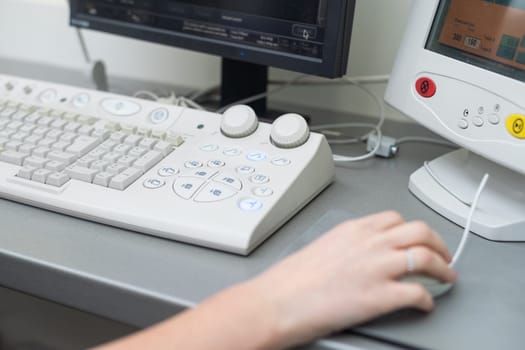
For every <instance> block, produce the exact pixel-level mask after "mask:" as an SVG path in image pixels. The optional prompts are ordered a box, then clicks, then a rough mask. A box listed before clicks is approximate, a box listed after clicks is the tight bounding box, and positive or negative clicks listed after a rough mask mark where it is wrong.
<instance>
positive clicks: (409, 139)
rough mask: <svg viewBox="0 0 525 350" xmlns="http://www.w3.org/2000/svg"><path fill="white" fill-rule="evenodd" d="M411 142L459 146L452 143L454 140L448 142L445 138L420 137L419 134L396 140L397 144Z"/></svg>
mask: <svg viewBox="0 0 525 350" xmlns="http://www.w3.org/2000/svg"><path fill="white" fill-rule="evenodd" d="M411 142H416V143H430V144H434V145H440V146H446V147H454V148H457V145H456V144H454V143H452V142H448V141H445V140H439V139H433V138H429V137H418V136H407V137H402V138H400V139H397V140H396V146H399V145H401V144H403V143H411Z"/></svg>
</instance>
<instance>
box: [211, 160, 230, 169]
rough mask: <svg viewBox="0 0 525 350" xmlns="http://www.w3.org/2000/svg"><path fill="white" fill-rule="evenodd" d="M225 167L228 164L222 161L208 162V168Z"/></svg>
mask: <svg viewBox="0 0 525 350" xmlns="http://www.w3.org/2000/svg"><path fill="white" fill-rule="evenodd" d="M225 165H226V163H224V162H223V161H222V160H210V161H209V162H208V166H209V167H210V168H222V167H223V166H225Z"/></svg>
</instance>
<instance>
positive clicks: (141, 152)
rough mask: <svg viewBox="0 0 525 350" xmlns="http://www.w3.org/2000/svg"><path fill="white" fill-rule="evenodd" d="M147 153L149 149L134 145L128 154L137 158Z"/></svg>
mask: <svg viewBox="0 0 525 350" xmlns="http://www.w3.org/2000/svg"><path fill="white" fill-rule="evenodd" d="M146 153H148V150H147V149H145V148H142V147H133V148H132V149H130V150H129V152H128V155H129V156H132V157H135V158H139V157H142V156H143V155H145V154H146Z"/></svg>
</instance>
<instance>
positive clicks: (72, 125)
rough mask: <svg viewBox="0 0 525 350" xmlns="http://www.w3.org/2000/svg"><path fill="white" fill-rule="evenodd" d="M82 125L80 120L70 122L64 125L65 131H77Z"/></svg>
mask: <svg viewBox="0 0 525 350" xmlns="http://www.w3.org/2000/svg"><path fill="white" fill-rule="evenodd" d="M81 126H82V124H80V123H78V122H69V123H67V124H66V126H65V127H64V131H69V132H77V130H78V129H80V127H81Z"/></svg>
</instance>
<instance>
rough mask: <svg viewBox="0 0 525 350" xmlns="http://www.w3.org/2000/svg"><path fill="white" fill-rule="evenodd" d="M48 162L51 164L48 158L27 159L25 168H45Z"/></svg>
mask: <svg viewBox="0 0 525 350" xmlns="http://www.w3.org/2000/svg"><path fill="white" fill-rule="evenodd" d="M47 162H49V159H47V158H42V157H37V156H31V157H27V158H26V159H24V166H30V167H35V168H44V166H45V165H46V163H47Z"/></svg>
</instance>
